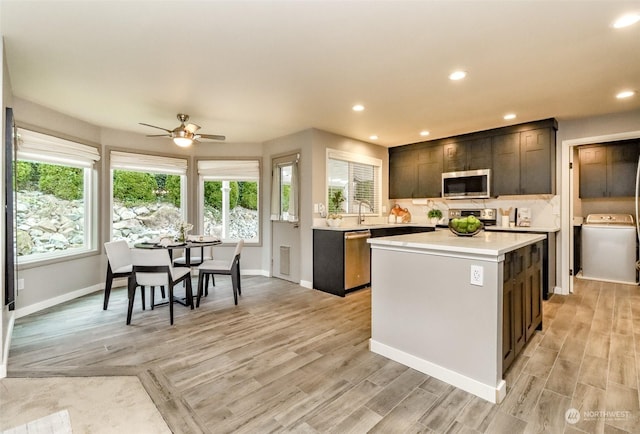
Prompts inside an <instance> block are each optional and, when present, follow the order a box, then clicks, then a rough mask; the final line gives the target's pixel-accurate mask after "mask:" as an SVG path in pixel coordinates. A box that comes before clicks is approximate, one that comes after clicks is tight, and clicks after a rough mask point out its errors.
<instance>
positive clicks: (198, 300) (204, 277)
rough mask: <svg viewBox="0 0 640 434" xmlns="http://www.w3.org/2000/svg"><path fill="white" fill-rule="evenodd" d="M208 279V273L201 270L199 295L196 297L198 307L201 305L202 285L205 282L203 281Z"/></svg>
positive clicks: (199, 274)
mask: <svg viewBox="0 0 640 434" xmlns="http://www.w3.org/2000/svg"><path fill="white" fill-rule="evenodd" d="M208 280H209V277H208V274H206V273H204V272H203V271H202V270H200V272H199V273H198V297H197V299H196V307H200V298H201V297H202V285H203V283H204V282H203V281H207V282H208ZM205 286H206V284H205Z"/></svg>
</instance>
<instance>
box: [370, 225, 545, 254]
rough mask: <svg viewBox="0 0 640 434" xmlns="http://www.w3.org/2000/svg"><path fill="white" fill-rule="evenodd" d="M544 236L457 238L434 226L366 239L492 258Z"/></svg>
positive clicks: (401, 247)
mask: <svg viewBox="0 0 640 434" xmlns="http://www.w3.org/2000/svg"><path fill="white" fill-rule="evenodd" d="M505 229H506V228H505ZM509 229H511V228H509ZM545 238H546V237H545V235H542V234H534V233H520V232H497V231H492V232H487V231H482V232H480V233H479V234H477V235H475V236H473V237H459V236H457V235H454V234H453V233H452V232H451V231H449V230H448V229H438V230H436V231H435V232H424V233H418V234H408V235H396V236H393V237H380V238H370V239H369V240H368V242H369V244H371V247H372V248H376V247H380V248H394V249H399V250H407V251H412V250H413V251H418V250H419V251H424V252H433V253H438V254H443V253H447V254H451V255H452V256H455V255H461V254H468V255H477V256H485V257H493V258H495V257H498V256H501V255H504V254H505V253H508V252H511V251H513V250H516V249H518V248H520V247H524V246H527V245H529V244H532V243H535V242H537V241H541V240H544V239H545Z"/></svg>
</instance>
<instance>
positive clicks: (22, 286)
mask: <svg viewBox="0 0 640 434" xmlns="http://www.w3.org/2000/svg"><path fill="white" fill-rule="evenodd" d="M23 289H24V279H18V291H22V290H23Z"/></svg>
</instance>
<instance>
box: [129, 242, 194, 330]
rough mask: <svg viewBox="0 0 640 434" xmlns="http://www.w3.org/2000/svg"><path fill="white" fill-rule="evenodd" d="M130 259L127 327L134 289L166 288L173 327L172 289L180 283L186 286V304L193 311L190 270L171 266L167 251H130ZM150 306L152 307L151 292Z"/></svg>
mask: <svg viewBox="0 0 640 434" xmlns="http://www.w3.org/2000/svg"><path fill="white" fill-rule="evenodd" d="M131 259H132V263H133V270H132V276H131V279H129V308H128V310H127V325H129V324H131V315H132V311H133V300H134V298H135V293H136V288H137V287H138V286H141V287H142V293H143V294H144V287H145V286H150V287H152V288H153V287H155V286H166V287H167V288H168V289H169V301H168V303H169V319H170V323H171V324H172V325H173V301H174V297H173V288H174V286H175V285H177V284H178V283H181V282H185V284H186V291H185V292H186V303H187V304H188V305H189V306H190V307H191V309H193V291H192V290H191V268H186V267H176V268H174V267H173V266H172V265H171V258H170V257H169V251H168V250H165V249H132V250H131ZM151 306H152V308H153V307H154V296H153V292H152V296H151Z"/></svg>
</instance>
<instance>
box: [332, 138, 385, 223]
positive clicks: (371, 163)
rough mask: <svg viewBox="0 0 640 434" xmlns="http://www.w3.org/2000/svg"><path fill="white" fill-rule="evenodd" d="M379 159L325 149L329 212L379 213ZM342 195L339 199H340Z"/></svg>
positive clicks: (380, 164) (380, 161) (380, 162)
mask: <svg viewBox="0 0 640 434" xmlns="http://www.w3.org/2000/svg"><path fill="white" fill-rule="evenodd" d="M381 168H382V160H380V159H377V158H373V157H368V156H363V155H359V154H353V153H349V152H343V151H337V150H333V149H328V150H327V204H328V212H329V213H330V214H343V213H344V214H358V212H359V211H362V214H365V215H378V214H379V213H380V201H381V198H380V194H381V182H382V181H381ZM340 199H342V200H340Z"/></svg>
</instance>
